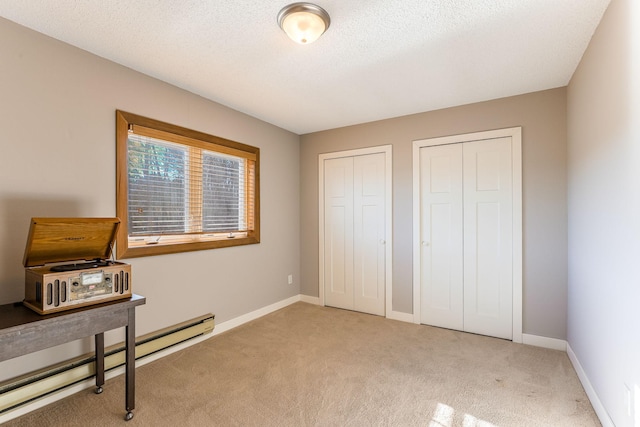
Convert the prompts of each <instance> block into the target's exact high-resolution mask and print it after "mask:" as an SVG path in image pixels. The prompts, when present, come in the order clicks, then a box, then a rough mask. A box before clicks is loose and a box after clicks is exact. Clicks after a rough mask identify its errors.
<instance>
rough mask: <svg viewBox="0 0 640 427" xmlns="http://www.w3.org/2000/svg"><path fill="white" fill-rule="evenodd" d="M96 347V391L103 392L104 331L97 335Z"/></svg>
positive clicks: (97, 392)
mask: <svg viewBox="0 0 640 427" xmlns="http://www.w3.org/2000/svg"><path fill="white" fill-rule="evenodd" d="M95 347H96V351H95V353H96V365H95V368H96V389H95V391H94V392H95V393H96V394H100V393H102V386H103V385H104V333H99V334H96V335H95Z"/></svg>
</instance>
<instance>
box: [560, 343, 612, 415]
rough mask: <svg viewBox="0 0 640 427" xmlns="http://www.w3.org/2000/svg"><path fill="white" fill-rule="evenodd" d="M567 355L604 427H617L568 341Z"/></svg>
mask: <svg viewBox="0 0 640 427" xmlns="http://www.w3.org/2000/svg"><path fill="white" fill-rule="evenodd" d="M567 355H568V356H569V360H571V363H572V364H573V369H575V371H576V373H577V374H578V378H579V379H580V382H581V383H582V387H583V388H584V391H585V392H586V393H587V396H588V397H589V401H591V405H592V406H593V410H594V411H596V415H597V416H598V418H599V419H600V423H602V426H603V427H615V424H614V423H613V421H612V420H611V417H609V414H608V413H607V410H606V409H605V407H604V405H603V404H602V402H601V401H600V398H599V397H598V395H597V394H596V391H595V389H594V388H593V386H592V385H591V382H590V381H589V377H587V373H586V372H585V371H584V369H583V368H582V365H581V364H580V361H579V360H578V357H577V356H576V354H575V353H574V352H573V349H572V348H571V346H570V345H569V344H568V343H567Z"/></svg>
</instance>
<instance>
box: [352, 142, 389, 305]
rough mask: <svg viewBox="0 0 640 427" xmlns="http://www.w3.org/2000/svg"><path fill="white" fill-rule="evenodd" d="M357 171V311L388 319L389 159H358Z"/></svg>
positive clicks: (371, 156) (378, 155)
mask: <svg viewBox="0 0 640 427" xmlns="http://www.w3.org/2000/svg"><path fill="white" fill-rule="evenodd" d="M353 169H354V189H353V194H354V221H353V223H354V309H355V310H357V311H361V312H364V313H370V314H377V315H384V305H385V242H384V236H385V210H384V209H385V203H384V202H385V194H384V192H385V185H384V184H385V170H384V169H385V155H384V153H376V154H369V155H366V156H356V157H354V158H353Z"/></svg>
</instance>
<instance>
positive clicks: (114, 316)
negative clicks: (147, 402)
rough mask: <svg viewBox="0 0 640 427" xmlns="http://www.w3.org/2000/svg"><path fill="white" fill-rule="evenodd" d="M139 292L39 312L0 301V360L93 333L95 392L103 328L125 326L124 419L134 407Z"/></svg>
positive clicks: (101, 362) (99, 387)
mask: <svg viewBox="0 0 640 427" xmlns="http://www.w3.org/2000/svg"><path fill="white" fill-rule="evenodd" d="M145 303H146V299H145V298H144V297H143V296H140V295H133V296H132V297H131V298H127V299H123V300H116V301H109V302H105V303H102V304H96V305H92V306H88V307H82V308H77V309H74V310H68V311H63V312H58V313H52V314H46V315H40V314H37V313H35V312H33V311H32V310H30V309H28V308H26V307H25V306H23V305H22V303H21V302H18V303H14V304H5V305H0V362H1V361H3V360H7V359H11V358H14V357H18V356H22V355H25V354H28V353H32V352H35V351H38V350H42V349H45V348H49V347H53V346H56V345H59V344H64V343H66V342H70V341H74V340H77V339H80V338H85V337H88V336H91V335H95V352H96V393H98V394H99V393H101V392H102V386H103V384H104V332H106V331H109V330H111V329H116V328H121V327H123V326H124V327H125V328H126V330H125V335H126V339H125V348H126V350H125V354H126V356H125V378H126V379H125V381H126V382H125V384H126V386H125V390H126V391H125V402H126V403H125V408H126V411H127V413H126V415H125V420H127V421H128V420H130V419H131V418H133V412H132V411H133V409H134V407H135V336H136V334H135V329H136V328H135V322H136V313H135V309H136V307H137V306H139V305H143V304H145Z"/></svg>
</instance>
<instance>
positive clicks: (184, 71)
mask: <svg viewBox="0 0 640 427" xmlns="http://www.w3.org/2000/svg"><path fill="white" fill-rule="evenodd" d="M291 2H293V1H290V0H206V1H205V0H135V1H131V0H0V16H3V17H5V18H7V19H9V20H11V21H14V22H17V23H19V24H22V25H24V26H26V27H29V28H32V29H34V30H36V31H39V32H42V33H44V34H47V35H49V36H51V37H54V38H56V39H59V40H62V41H64V42H67V43H69V44H72V45H74V46H77V47H80V48H82V49H85V50H87V51H89V52H92V53H94V54H96V55H99V56H101V57H104V58H107V59H110V60H112V61H114V62H117V63H119V64H122V65H125V66H127V67H130V68H132V69H134V70H138V71H140V72H142V73H145V74H147V75H150V76H153V77H156V78H158V79H160V80H163V81H166V82H168V83H171V84H173V85H175V86H178V87H180V88H183V89H186V90H188V91H191V92H193V93H196V94H198V95H201V96H203V97H205V98H208V99H211V100H213V101H216V102H219V103H221V104H224V105H226V106H229V107H231V108H234V109H236V110H239V111H242V112H244V113H247V114H249V115H251V116H254V117H257V118H259V119H262V120H264V121H267V122H269V123H272V124H274V125H277V126H280V127H282V128H284V129H288V130H290V131H292V132H295V133H297V134H304V133H309V132H314V131H319V130H324V129H331V128H336V127H341V126H346V125H352V124H357V123H364V122H369V121H374V120H379V119H385V118H390V117H397V116H403V115H407V114H413V113H419V112H424V111H429V110H435V109H440V108H445V107H450V106H455V105H463V104H468V103H472V102H478V101H485V100H489V99H496V98H501V97H505V96H511V95H517V94H522V93H528V92H534V91H538V90H544V89H550V88H555V87H561V86H565V85H567V84H568V82H569V80H570V78H571V76H572V74H573V72H574V71H575V69H576V66H577V65H578V63H579V61H580V59H581V57H582V55H583V53H584V51H585V49H586V47H587V45H588V43H589V40H590V39H591V36H592V34H593V32H594V31H595V28H596V27H597V25H598V23H599V22H600V19H601V18H602V15H603V13H604V11H605V9H606V7H607V6H608V4H609V2H610V0H397V1H392V0H318V1H317V2H316V3H317V4H318V5H320V6H321V7H323V8H324V9H326V10H327V11H328V12H329V14H330V15H331V26H330V28H329V30H328V31H327V32H326V33H325V34H324V35H323V36H322V37H321V38H320V39H319V40H318V41H317V42H315V43H313V44H310V45H299V44H296V43H294V42H292V41H291V40H289V39H288V38H287V37H286V35H285V34H284V32H282V30H280V28H279V27H278V25H277V22H276V17H277V14H278V12H279V11H280V9H281V8H282V7H284V6H286V5H287V4H289V3H291Z"/></svg>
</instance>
